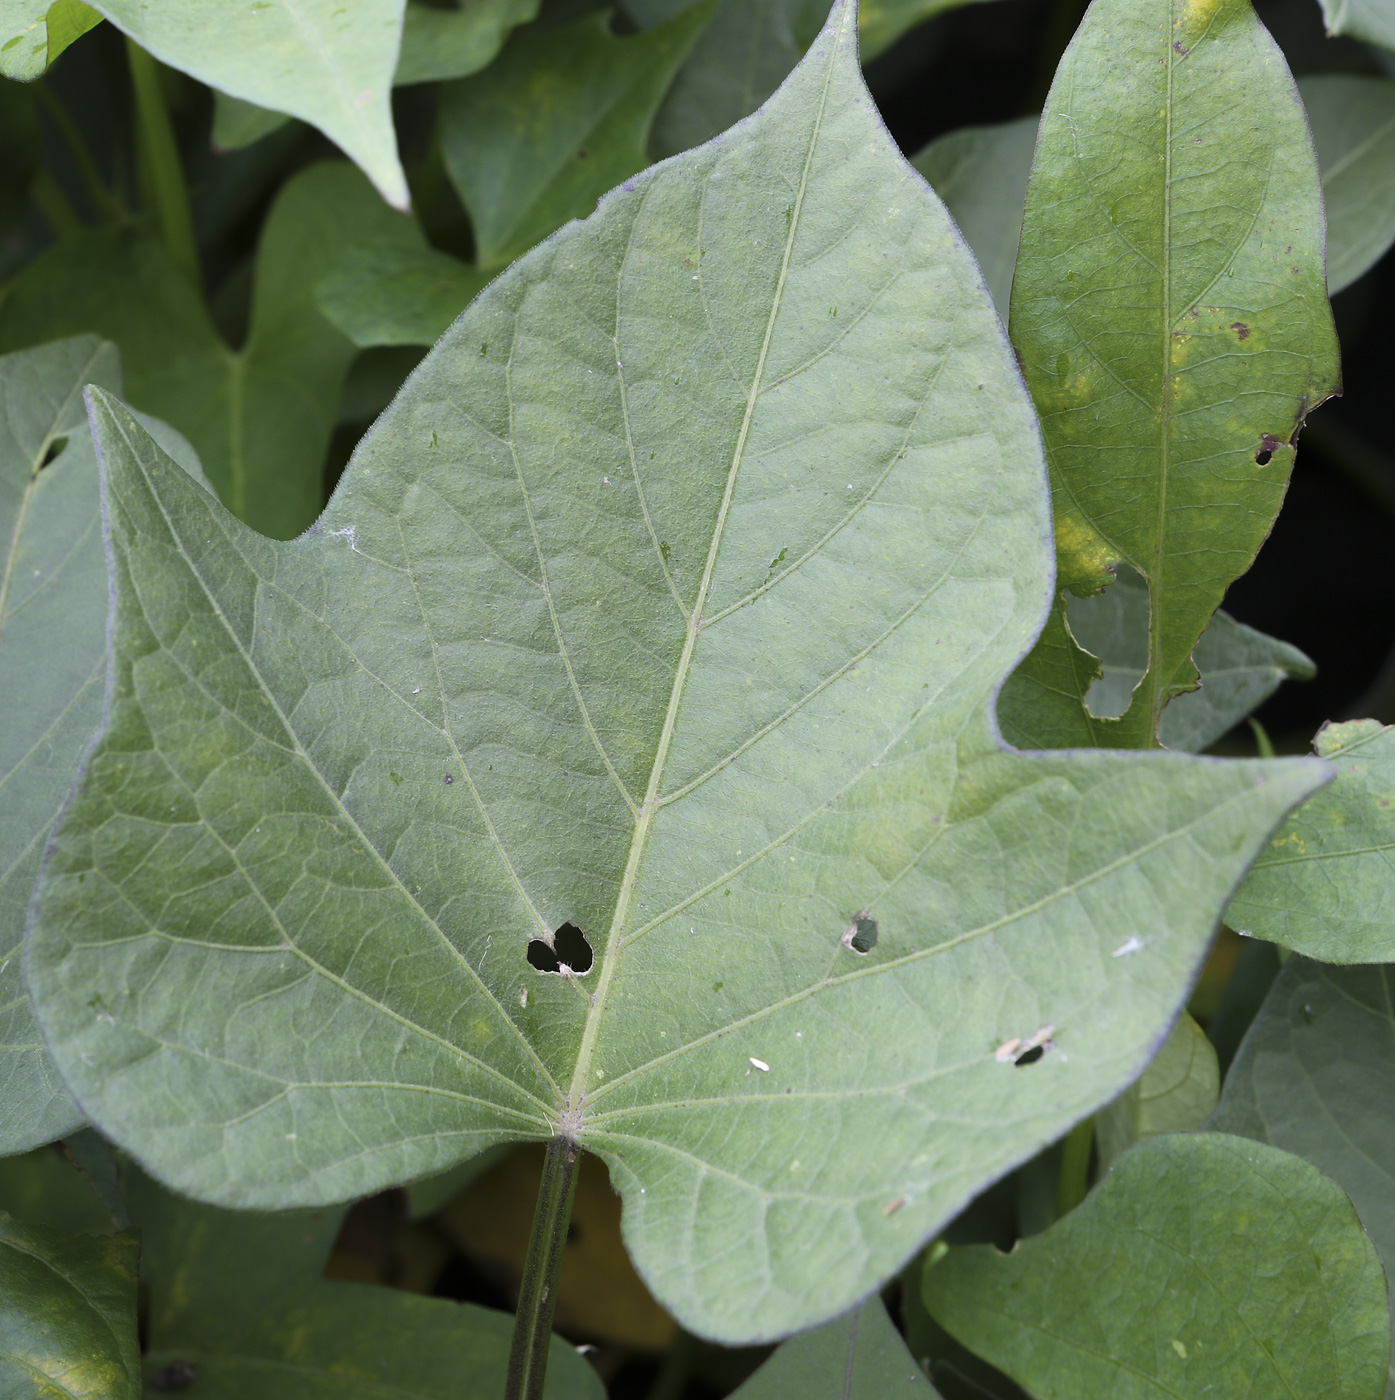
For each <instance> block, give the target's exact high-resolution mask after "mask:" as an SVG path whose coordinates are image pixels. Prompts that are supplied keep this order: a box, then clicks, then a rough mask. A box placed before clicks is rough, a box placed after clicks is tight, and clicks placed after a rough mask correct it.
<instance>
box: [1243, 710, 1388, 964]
mask: <svg viewBox="0 0 1395 1400" xmlns="http://www.w3.org/2000/svg"><path fill="white" fill-rule="evenodd" d="M1313 751H1314V752H1315V753H1316V754H1318V755H1319V756H1320V757H1322V758H1325V759H1327V760H1328V761H1329V762H1330V763H1332V764H1334V765H1335V767H1336V769H1337V778H1336V781H1335V782H1334V783H1333V784H1332V786H1331V787H1330V788H1328V789H1327V791H1326V792H1324V793H1322V794H1321V796H1320V797H1318V798H1317V799H1315V800H1314V801H1312V802H1310V803H1308V804H1307V805H1306V806H1305V807H1303V808H1302V809H1301V810H1300V811H1298V812H1295V813H1294V814H1293V816H1292V817H1290V818H1289V820H1288V821H1287V822H1286V823H1285V824H1284V826H1283V827H1282V828H1281V829H1280V831H1279V832H1278V834H1277V835H1276V836H1275V837H1274V839H1273V841H1271V842H1270V843H1269V845H1268V847H1267V848H1266V849H1265V851H1264V854H1263V855H1261V856H1260V858H1259V860H1258V861H1256V862H1255V866H1254V869H1253V870H1252V871H1251V872H1250V875H1249V878H1248V879H1247V880H1246V881H1245V883H1244V884H1243V885H1242V886H1241V887H1240V893H1239V894H1237V895H1236V896H1235V899H1234V901H1233V902H1232V903H1231V906H1230V910H1229V912H1228V913H1227V915H1226V919H1227V921H1228V922H1229V923H1230V924H1231V925H1232V926H1233V927H1235V928H1239V929H1244V930H1245V931H1246V932H1247V933H1253V934H1256V935H1258V936H1259V937H1260V938H1267V939H1269V940H1270V941H1271V942H1273V943H1281V944H1283V945H1284V947H1286V948H1293V949H1295V950H1296V951H1298V952H1300V953H1306V954H1307V955H1308V956H1309V957H1310V958H1321V959H1322V960H1323V962H1335V963H1356V962H1395V870H1392V865H1391V862H1392V858H1395V729H1391V728H1387V727H1386V726H1385V725H1382V724H1380V723H1378V722H1377V721H1376V720H1373V719H1358V720H1352V721H1351V722H1350V723H1347V724H1325V725H1323V727H1322V728H1321V729H1320V730H1318V734H1317V738H1316V739H1314V740H1313Z"/></svg>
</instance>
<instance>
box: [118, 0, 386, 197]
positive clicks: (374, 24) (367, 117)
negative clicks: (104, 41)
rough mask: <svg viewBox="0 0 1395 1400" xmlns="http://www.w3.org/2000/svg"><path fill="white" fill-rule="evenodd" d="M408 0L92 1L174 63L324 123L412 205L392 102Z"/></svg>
mask: <svg viewBox="0 0 1395 1400" xmlns="http://www.w3.org/2000/svg"><path fill="white" fill-rule="evenodd" d="M403 4H404V0H354V3H353V4H352V5H345V4H342V3H340V0H97V3H96V4H94V5H93V7H92V8H93V9H95V10H100V11H101V13H102V14H103V15H105V16H106V17H107V19H109V20H110V21H111V22H112V23H113V24H114V25H116V26H117V28H119V29H121V30H123V31H124V32H125V33H127V34H129V35H130V36H131V38H132V39H134V40H135V41H136V43H138V44H140V45H141V47H142V48H145V49H148V50H149V51H150V52H151V53H153V54H154V55H155V57H156V58H158V59H160V60H161V61H162V62H164V63H168V64H169V65H170V66H171V67H172V68H178V69H180V70H182V71H183V72H185V73H189V74H191V75H192V76H193V77H195V78H197V79H198V80H199V81H200V82H203V83H207V84H208V85H209V86H210V87H215V88H218V89H220V90H221V91H223V92H226V93H229V94H230V95H231V96H233V97H240V98H241V99H242V100H243V101H244V102H253V103H256V105H257V106H259V107H269V108H272V109H274V110H275V111H278V112H289V113H290V115H291V116H293V117H300V118H301V119H302V120H303V121H307V122H309V123H310V124H311V125H312V126H317V127H319V129H320V130H321V131H323V132H324V134H325V135H326V136H328V137H329V139H330V140H331V141H333V142H334V143H335V144H336V145H337V146H339V148H340V149H341V150H343V151H344V153H345V154H346V155H348V156H350V157H351V158H352V159H353V160H354V162H355V163H356V164H357V165H359V166H360V167H361V168H362V169H363V171H364V173H365V174H366V175H367V176H368V178H369V179H370V180H372V182H373V184H374V185H375V186H376V187H377V189H378V191H379V193H380V194H381V195H382V196H383V198H384V199H386V200H387V202H388V203H389V204H393V205H396V206H397V207H399V208H402V209H405V208H406V207H407V202H408V196H407V180H406V176H405V175H403V173H402V164H401V162H400V161H399V160H398V158H397V136H396V133H395V132H394V131H393V126H392V103H391V97H392V75H393V71H394V69H395V68H396V67H397V54H398V49H399V47H400V45H401V41H402V10H403ZM212 36H216V39H214V38H213V37H212Z"/></svg>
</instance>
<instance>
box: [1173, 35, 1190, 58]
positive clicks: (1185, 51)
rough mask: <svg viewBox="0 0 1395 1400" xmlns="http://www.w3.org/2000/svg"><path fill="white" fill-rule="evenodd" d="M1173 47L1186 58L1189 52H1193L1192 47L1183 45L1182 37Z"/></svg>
mask: <svg viewBox="0 0 1395 1400" xmlns="http://www.w3.org/2000/svg"><path fill="white" fill-rule="evenodd" d="M1172 48H1173V51H1174V52H1176V53H1179V54H1181V55H1182V57H1183V58H1186V56H1187V55H1188V54H1189V53H1191V50H1190V49H1184V48H1183V47H1182V41H1181V40H1180V39H1178V40H1177V42H1176V43H1175V44H1173V46H1172Z"/></svg>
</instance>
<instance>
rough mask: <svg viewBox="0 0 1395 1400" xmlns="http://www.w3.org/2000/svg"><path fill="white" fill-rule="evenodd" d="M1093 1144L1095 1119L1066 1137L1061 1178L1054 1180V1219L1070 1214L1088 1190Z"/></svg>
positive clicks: (1062, 1154)
mask: <svg viewBox="0 0 1395 1400" xmlns="http://www.w3.org/2000/svg"><path fill="white" fill-rule="evenodd" d="M1094 1145H1095V1120H1094V1119H1093V1118H1087V1119H1086V1120H1085V1121H1084V1122H1083V1123H1077V1124H1076V1125H1075V1127H1073V1128H1072V1129H1071V1130H1070V1132H1068V1133H1067V1134H1066V1140H1065V1142H1064V1144H1062V1148H1061V1175H1060V1176H1059V1177H1058V1178H1057V1180H1056V1219H1057V1220H1059V1219H1061V1217H1062V1216H1064V1215H1069V1214H1070V1213H1071V1211H1073V1210H1074V1209H1075V1208H1076V1206H1078V1205H1079V1204H1080V1203H1081V1201H1083V1200H1084V1199H1085V1195H1086V1192H1088V1191H1089V1189H1090V1150H1091V1148H1093V1147H1094Z"/></svg>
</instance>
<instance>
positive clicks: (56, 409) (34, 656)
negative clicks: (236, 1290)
mask: <svg viewBox="0 0 1395 1400" xmlns="http://www.w3.org/2000/svg"><path fill="white" fill-rule="evenodd" d="M86 384H101V385H104V386H105V387H107V388H109V389H116V390H119V389H120V388H121V363H120V360H119V359H118V357H117V353H116V347H115V346H113V345H110V344H106V343H104V342H102V341H99V340H97V339H96V338H95V337H91V336H89V337H84V338H82V339H78V340H66V341H60V342H58V343H57V344H55V345H48V346H44V347H43V348H41V349H38V350H27V351H23V352H21V353H19V354H16V355H5V356H3V357H0V538H3V539H4V542H5V544H4V547H5V555H4V568H3V573H0V714H3V715H4V722H3V724H2V725H0V798H2V799H3V800H0V1153H9V1152H22V1151H24V1150H25V1149H27V1148H30V1147H34V1146H36V1145H37V1144H39V1143H42V1142H47V1141H48V1140H49V1139H50V1138H55V1137H59V1136H61V1135H62V1134H63V1133H65V1132H67V1131H69V1130H70V1129H71V1128H74V1127H76V1126H77V1125H78V1124H79V1123H81V1122H82V1116H81V1114H79V1113H78V1112H77V1109H76V1108H75V1107H74V1105H73V1101H72V1099H71V1098H70V1097H69V1096H68V1093H67V1090H66V1089H65V1088H64V1087H63V1083H62V1080H61V1079H60V1078H59V1076H58V1071H57V1070H56V1069H55V1067H54V1065H53V1062H52V1060H50V1059H49V1056H48V1054H47V1052H46V1051H45V1050H44V1048H43V1042H42V1039H41V1038H40V1036H39V1032H38V1028H37V1027H36V1026H35V1025H34V1021H33V1017H32V1016H31V1015H30V1012H29V999H28V997H27V996H26V994H25V991H24V983H23V980H22V978H21V976H20V942H21V940H22V939H23V937H24V919H25V912H26V910H27V908H28V905H29V897H30V895H31V894H32V893H33V889H34V881H35V879H36V877H37V876H38V873H39V859H40V857H41V856H42V855H43V850H44V843H45V842H46V841H47V839H48V834H49V831H50V829H51V828H52V826H53V821H54V818H55V817H56V816H57V815H58V809H59V807H60V806H61V805H62V803H63V799H64V798H65V797H66V796H67V793H68V789H69V788H70V787H71V786H72V783H73V779H74V777H75V776H76V775H77V771H78V766H79V764H80V762H81V760H82V755H83V753H84V751H85V750H86V748H87V746H88V745H89V744H90V743H91V742H92V739H93V738H94V737H95V735H96V733H97V731H98V729H100V728H101V724H102V691H103V687H104V684H105V680H106V654H107V639H106V622H107V604H108V596H109V593H108V584H107V577H106V573H107V570H106V557H105V554H104V552H103V549H102V528H101V516H100V505H99V500H98V487H97V459H96V454H95V452H94V451H93V447H92V434H91V432H90V430H89V429H88V426H87V421H86V420H87V415H86V412H85V410H84V407H83V402H82V390H83V386H84V385H86Z"/></svg>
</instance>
